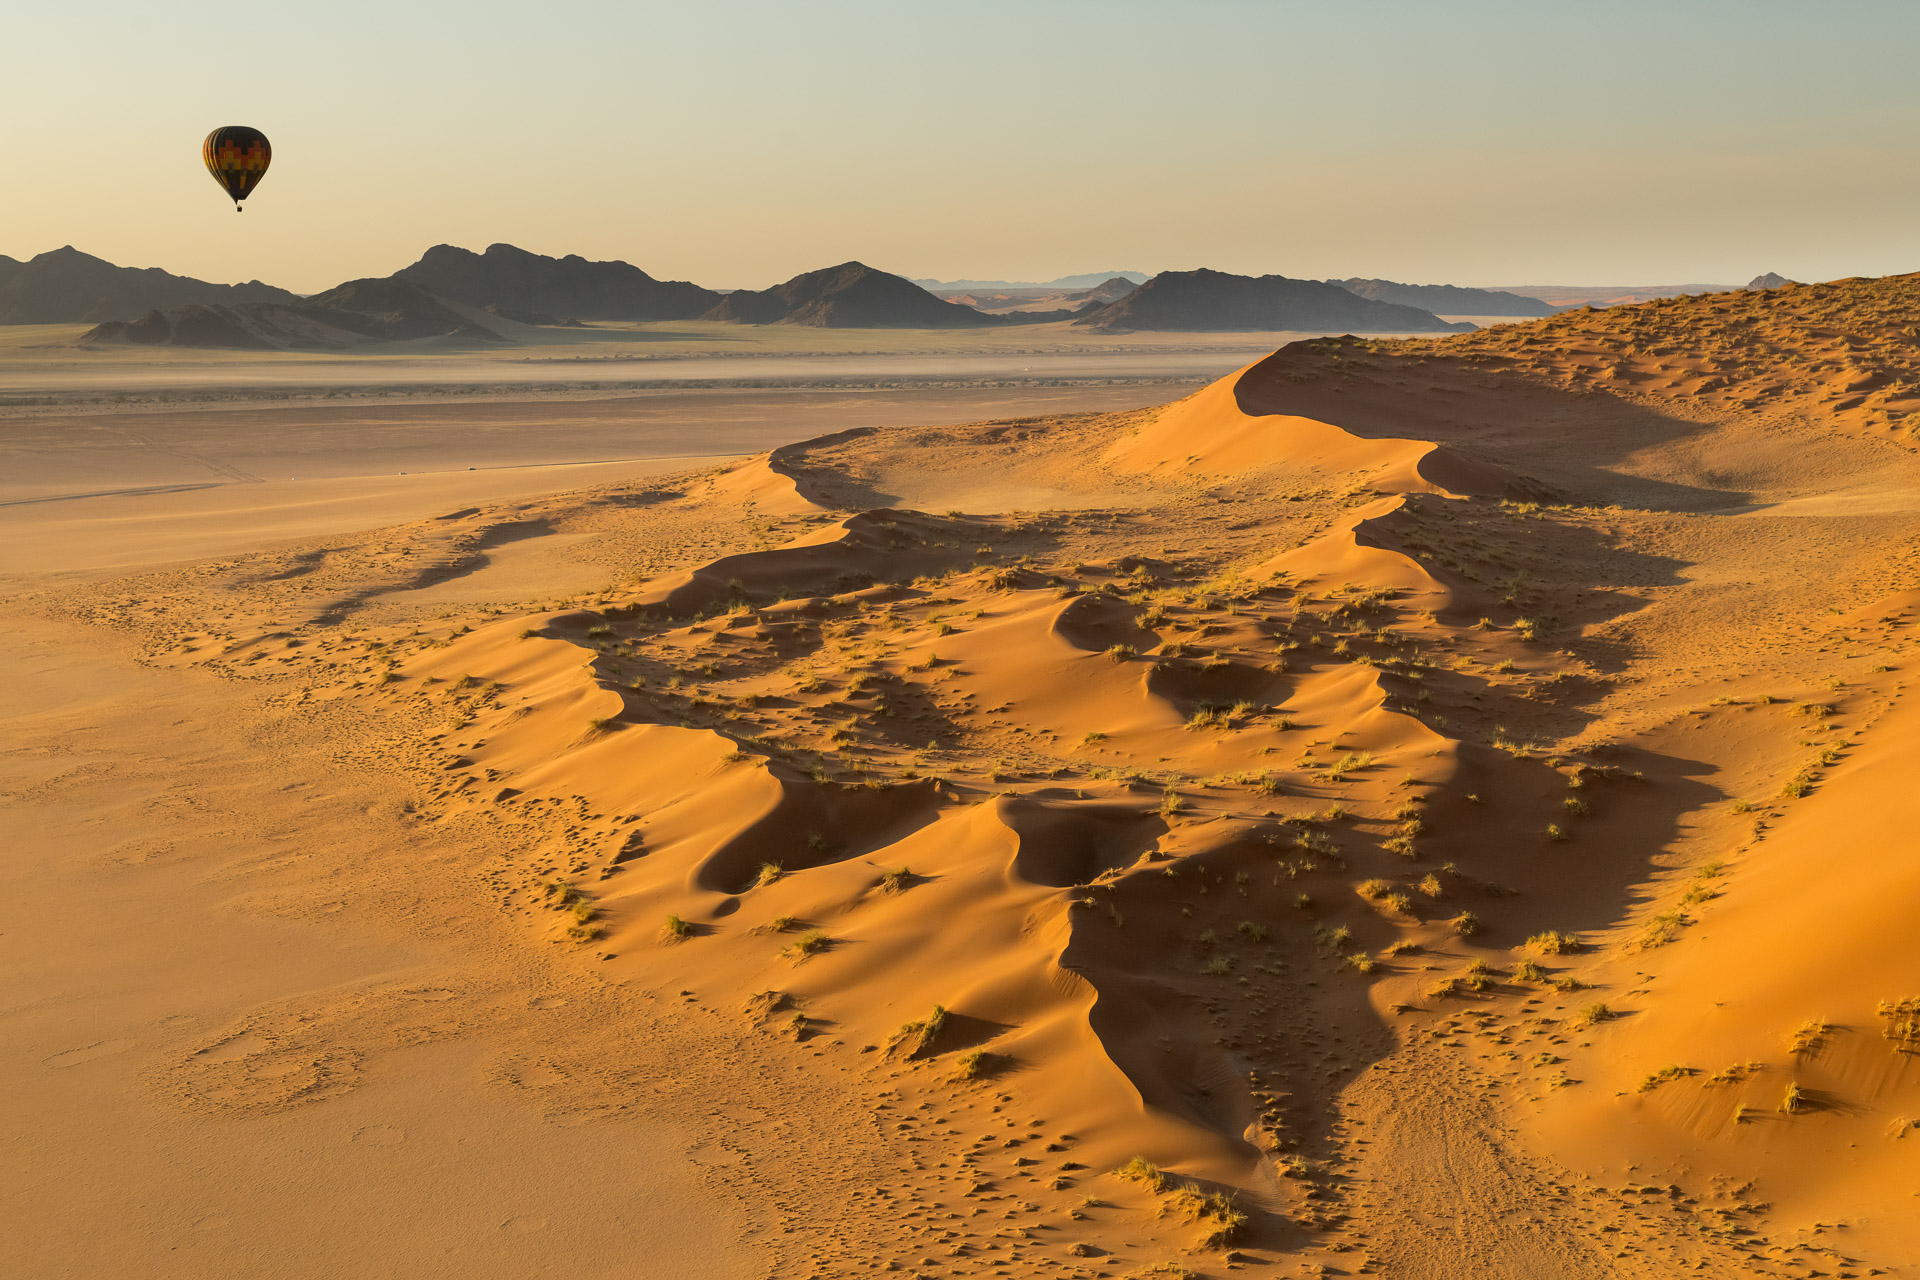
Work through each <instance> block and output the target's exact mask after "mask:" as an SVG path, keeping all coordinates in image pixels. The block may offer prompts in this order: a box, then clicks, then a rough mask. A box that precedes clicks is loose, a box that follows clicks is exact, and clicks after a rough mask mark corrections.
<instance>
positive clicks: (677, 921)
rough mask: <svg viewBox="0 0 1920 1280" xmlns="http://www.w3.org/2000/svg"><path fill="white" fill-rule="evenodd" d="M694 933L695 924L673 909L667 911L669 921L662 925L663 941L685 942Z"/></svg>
mask: <svg viewBox="0 0 1920 1280" xmlns="http://www.w3.org/2000/svg"><path fill="white" fill-rule="evenodd" d="M692 933H693V926H692V925H690V924H688V923H687V922H686V921H685V920H682V919H681V918H680V916H679V914H678V913H676V912H672V911H669V912H668V913H667V922H666V923H665V924H664V925H662V926H660V939H661V941H663V942H684V941H686V939H687V938H688V937H690V936H691V935H692Z"/></svg>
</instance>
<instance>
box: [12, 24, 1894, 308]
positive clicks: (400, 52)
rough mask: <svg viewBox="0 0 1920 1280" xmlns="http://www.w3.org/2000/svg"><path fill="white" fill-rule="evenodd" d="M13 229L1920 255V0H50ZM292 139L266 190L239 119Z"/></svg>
mask: <svg viewBox="0 0 1920 1280" xmlns="http://www.w3.org/2000/svg"><path fill="white" fill-rule="evenodd" d="M5 32H6V46H7V63H6V74H5V75H4V77H0V109H4V112H5V118H6V119H7V120H8V121H9V122H10V125H9V128H8V129H7V130H5V131H4V133H0V171H4V172H6V173H7V174H8V175H10V178H11V179H12V181H10V182H9V184H8V190H7V194H6V197H5V199H4V201H0V253H7V254H11V255H13V256H15V257H24V256H27V255H30V254H33V253H37V252H40V251H42V250H44V249H48V248H52V247H55V246H58V245H61V244H65V243H72V244H75V245H77V246H78V247H80V248H82V249H86V250H88V251H90V252H93V253H98V254H100V255H102V256H104V257H108V258H112V259H114V260H115V261H119V262H125V263H128V264H131V265H139V266H165V267H167V268H168V269H170V270H174V271H181V272H187V273H191V274H195V275H201V276H205V277H208V278H212V279H221V280H232V279H244V278H248V277H256V276H257V277H259V278H262V279H266V280H269V281H273V282H275V283H280V284H284V285H286V286H287V287H289V288H295V289H301V290H312V289H318V288H322V287H325V286H327V285H330V284H332V283H335V282H337V281H339V280H341V279H344V278H348V277H351V276H356V275H375V274H385V273H386V272H389V271H392V270H394V269H396V268H397V267H400V266H402V265H404V264H405V263H407V262H409V261H411V260H413V259H414V258H415V257H417V256H418V255H419V253H420V251H421V250H422V249H424V248H425V247H426V246H427V245H429V244H432V243H435V242H439V241H449V242H452V243H455V244H464V245H468V246H471V247H474V248H480V247H483V246H484V245H486V244H488V243H490V242H492V241H495V240H507V241H511V242H513V243H516V244H519V245H522V246H524V247H526V248H530V249H535V250H539V251H541V252H547V253H567V252H578V253H583V254H587V255H588V256H592V257H619V258H626V259H628V260H630V261H633V262H636V263H638V264H640V265H641V266H643V267H645V268H646V269H647V270H649V271H651V272H653V273H654V274H656V275H662V276H671V277H677V278H690V279H694V280H697V281H699V282H701V283H702V284H707V285H711V286H715V287H734V286H762V285H766V284H769V283H772V282H774V281H777V280H780V279H784V278H786V277H787V276H790V275H792V274H794V273H796V272H798V271H802V270H807V269H810V268H813V267H818V266H823V265H827V264H830V263H834V262H840V261H843V260H845V259H848V258H860V259H862V260H864V261H867V262H870V263H872V264H873V265H875V266H878V267H882V268H885V269H887V270H892V271H898V272H901V273H902V274H906V275H914V276H939V277H943V278H949V277H955V276H971V277H981V278H1012V279H1024V278H1041V279H1044V278H1048V277H1051V276H1055V275H1060V274H1064V273H1067V272H1079V271H1094V270H1101V269H1107V268H1131V269H1137V270H1144V271H1154V270H1161V269H1166V268H1177V267H1190V266H1203V265H1204V266H1212V267H1218V268H1221V269H1223V270H1230V271H1243V272H1253V273H1260V272H1279V273H1282V274H1286V275H1294V276H1329V275H1342V276H1344V275H1369V276H1373V275H1378V276H1387V277H1390V278H1394V279H1401V280H1412V281H1420V282H1443V281H1444V282H1454V283H1467V284H1503V283H1504V284H1517V283H1622V284H1631V283H1651V282H1656V281H1695V280H1708V281H1723V282H1733V283H1739V282H1744V281H1745V280H1746V279H1747V278H1748V277H1750V276H1752V275H1755V274H1758V273H1759V272H1762V271H1780V272H1783V273H1785V274H1787V275H1791V276H1795V277H1797V278H1801V279H1825V278H1831V277H1834V276H1840V275H1848V274H1884V273H1888V272H1895V271H1907V270H1915V269H1920V237H1917V236H1916V230H1917V229H1920V77H1917V76H1916V75H1915V73H1914V70H1913V66H1912V61H1913V57H1914V51H1915V49H1916V48H1920V4H1916V3H1912V2H1911V0H1909V2H1907V3H1897V4H1896V3H1886V2H1881V0H1871V2H1869V0H1853V2H1848V0H1827V2H1826V3H1821V4H1804V3H1802V4H1785V3H1772V2H1770V0H1744V2H1741V3H1733V2H1721V0H1691V2H1690V0H1667V2H1666V3H1639V2H1637V0H1614V2H1613V3H1605V4H1567V3H1559V4H1556V3H1551V2H1550V0H1533V2H1532V3H1504V2H1494V0H1455V2H1454V3H1435V2H1432V0H1422V2H1420V3H1410V2H1409V3H1403V2H1401V0H1372V2H1369V0H1346V2H1344V3H1333V2H1327V3H1310V4H1309V3H1284V2H1277V3H1242V2H1239V0H1214V2H1212V3H1207V2H1205V0H1197V2H1196V0H1187V2H1185V3H1143V2H1139V0H1105V2H1103V3H1092V2H1079V0H1073V2H1068V0H1052V2H1048V0H1026V2H1024V3H1013V2H1004V3H1003V2H1001V0H977V2H975V3H965V4H961V3H913V2H911V0H894V2H892V3H866V2H857V3H856V2H851V0H846V2H827V3H820V2H815V3H794V2H788V3H767V2H762V0H734V2H732V3H727V2H725V0H721V2H713V0H709V2H707V3H701V4H697V5H695V4H659V3H633V2H631V0H629V2H626V3H614V2H611V0H571V2H568V0H547V2H545V3H541V4H538V5H531V4H514V3H505V2H503V0H467V2H466V3H459V4H454V3H443V2H440V0H432V2H427V3H407V2H405V0H389V2H387V3H373V2H370V0H335V2H333V3H327V4H324V5H323V4H312V5H301V6H294V5H288V4H272V3H268V4H261V3H250V4H240V3H224V2H195V0H174V2H173V3H169V4H166V5H154V4H150V3H129V2H125V0H88V2H87V3H85V4H75V5H55V4H52V3H45V2H44V0H43V3H41V4H40V5H39V6H38V7H37V8H34V9H31V10H28V9H25V8H24V6H15V7H14V8H13V9H12V10H11V11H10V12H9V14H8V16H7V18H6V21H5ZM231 123H244V124H251V125H255V126H256V127H258V128H260V129H262V130H264V131H265V132H266V133H267V134H268V136H269V137H270V138H271V139H272V140H273V144H274V152H275V158H274V165H273V170H272V172H271V174H270V175H269V176H268V177H267V179H266V181H265V182H264V183H263V184H262V185H261V188H260V190H259V193H258V194H257V195H256V196H255V197H254V198H253V199H252V200H251V201H249V203H248V211H247V212H246V214H244V215H242V216H240V217H236V216H235V215H234V214H233V213H232V211H231V209H230V207H229V206H228V205H227V204H226V203H225V202H224V201H223V199H222V197H221V193H220V192H219V190H218V189H217V188H216V187H215V186H214V184H213V182H212V180H211V179H210V178H208V177H207V175H206V173H205V171H204V170H203V169H202V168H201V166H200V160H199V154H198V148H199V143H200V139H201V137H202V136H204V134H205V133H206V132H207V131H208V130H209V129H211V128H213V127H214V126H216V125H221V124H231Z"/></svg>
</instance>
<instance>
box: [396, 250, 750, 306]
mask: <svg viewBox="0 0 1920 1280" xmlns="http://www.w3.org/2000/svg"><path fill="white" fill-rule="evenodd" d="M394 278H395V279H398V280H406V281H408V282H410V283H412V284H416V285H419V286H420V287H421V288H423V289H426V290H428V291H429V292H431V293H437V294H439V295H440V296H441V297H443V298H449V299H451V300H453V301H455V302H464V303H466V304H468V305H469V306H474V307H491V308H494V309H496V310H497V311H498V313H499V314H501V315H504V316H508V317H510V318H514V319H518V318H519V317H520V316H539V317H562V318H566V319H573V320H691V319H693V318H694V317H695V316H698V315H699V314H701V313H702V312H704V311H706V310H708V309H709V308H711V307H712V306H713V305H714V304H715V303H716V302H718V301H720V295H719V294H718V293H716V292H714V291H713V290H712V289H703V288H701V287H700V286H699V285H697V284H689V283H687V282H686V281H685V280H656V279H654V278H653V277H652V276H650V275H648V274H647V273H646V272H644V271H642V270H641V269H640V268H638V267H636V266H634V265H633V264H632V263H630V262H589V261H588V260H587V259H585V258H582V257H580V256H578V255H577V254H568V255H567V256H566V257H564V258H549V257H546V256H544V255H542V254H538V253H529V252H527V251H526V250H525V249H518V248H515V247H514V246H513V245H510V244H493V245H488V246H487V251H486V252H485V253H475V252H473V251H472V250H471V249H461V248H457V247H455V246H453V245H450V244H437V245H435V246H433V248H431V249H429V250H427V251H426V252H425V253H424V254H422V255H421V256H420V261H418V262H416V263H414V264H413V265H412V266H410V267H404V268H402V269H401V270H399V271H396V272H395V273H394ZM526 323H538V321H526Z"/></svg>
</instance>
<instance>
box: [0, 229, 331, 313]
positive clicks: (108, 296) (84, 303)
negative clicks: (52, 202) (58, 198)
mask: <svg viewBox="0 0 1920 1280" xmlns="http://www.w3.org/2000/svg"><path fill="white" fill-rule="evenodd" d="M297 300H298V295H297V294H292V293H288V292H287V291H286V290H285V289H276V288H274V287H273V286H272V285H269V284H261V283H260V282H259V281H258V280H250V281H248V282H247V283H246V284H209V283H208V282H207V281H205V280H194V279H191V278H189V277H187V276H176V275H173V274H171V273H170V272H166V271H162V270H160V269H159V268H158V267H116V266H115V265H114V264H113V263H111V262H108V261H106V260H105V259H104V258H96V257H94V256H93V255H92V254H90V253H81V252H80V251H79V250H78V249H76V248H74V247H73V246H72V245H67V246H66V247H64V248H60V249H54V250H51V251H50V252H47V253H42V254H38V255H36V256H34V257H32V258H29V259H28V260H27V261H25V262H21V261H18V260H17V259H14V258H6V257H0V324H85V323H89V322H93V323H97V322H99V321H102V320H125V319H129V318H131V317H133V316H138V315H143V314H145V313H146V312H149V311H152V310H154V309H156V308H160V309H165V308H170V307H185V306H190V305H193V304H196V303H197V304H212V305H234V304H238V303H253V302H283V303H284V302H294V301H297Z"/></svg>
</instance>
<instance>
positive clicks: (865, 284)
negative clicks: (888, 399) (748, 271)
mask: <svg viewBox="0 0 1920 1280" xmlns="http://www.w3.org/2000/svg"><path fill="white" fill-rule="evenodd" d="M701 318H702V319H705V320H723V321H727V322H729V323H732V324H805V325H813V326H816V327H818V328H822V329H978V328H984V327H985V326H987V325H996V324H1003V323H1005V321H1003V320H1001V319H999V318H997V317H995V316H987V315H982V314H980V312H978V311H975V310H974V309H973V308H972V307H967V306H961V305H959V304H957V303H952V302H942V301H941V300H940V299H938V298H936V297H934V296H933V295H932V294H930V293H928V292H927V291H926V290H925V289H922V288H921V287H920V286H919V285H917V284H915V283H913V281H911V280H908V279H906V278H905V277H902V276H896V275H890V274H888V273H887V272H885V271H876V270H874V269H873V268H872V267H869V266H867V265H866V264H865V263H861V262H843V263H841V264H840V265H839V266H837V267H825V268H823V269H821V270H819V271H809V272H807V273H806V274H805V275H799V276H795V277H794V278H793V279H791V280H789V281H787V282H786V283H785V284H780V285H775V286H774V287H773V288H771V289H758V290H756V289H740V290H736V291H735V292H733V293H730V294H728V295H727V296H726V297H724V298H722V299H721V300H720V302H719V304H718V305H716V306H715V307H714V308H713V309H712V310H710V311H708V312H707V313H706V314H705V315H704V316H702V317H701Z"/></svg>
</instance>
